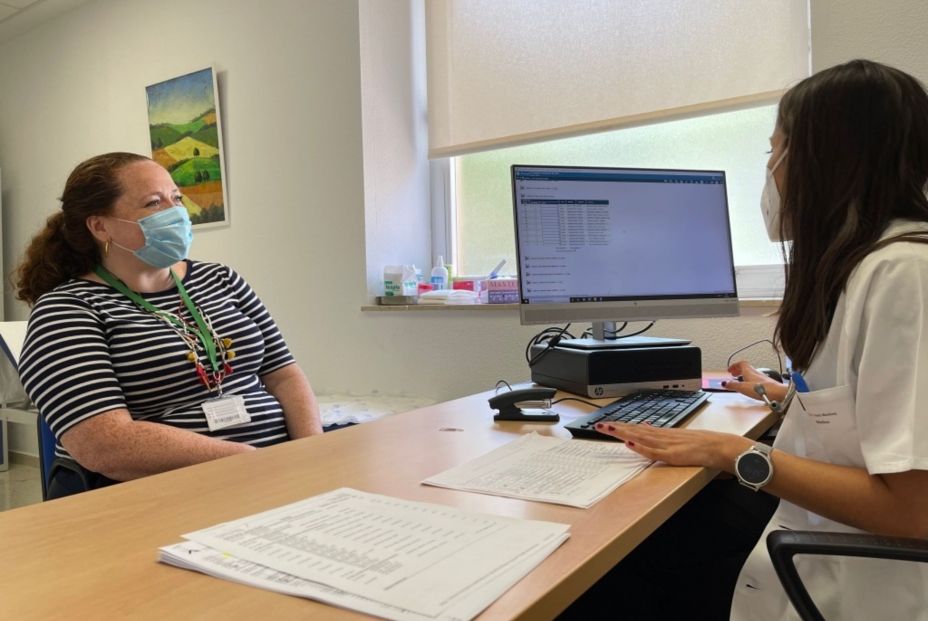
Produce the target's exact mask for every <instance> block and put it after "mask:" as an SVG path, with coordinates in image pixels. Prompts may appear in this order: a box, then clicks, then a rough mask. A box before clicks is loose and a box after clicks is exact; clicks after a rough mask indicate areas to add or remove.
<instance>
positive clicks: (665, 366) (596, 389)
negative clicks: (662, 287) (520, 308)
mask: <svg viewBox="0 0 928 621" xmlns="http://www.w3.org/2000/svg"><path fill="white" fill-rule="evenodd" d="M546 347H547V346H546V345H545V344H544V343H542V344H539V345H533V346H532V348H531V356H532V359H537V361H536V362H535V364H534V365H532V367H531V371H532V381H533V382H535V383H536V384H541V385H542V386H550V387H551V388H559V389H561V390H566V391H568V392H572V393H575V394H578V395H584V396H587V397H593V398H600V397H620V396H622V395H625V394H628V393H630V392H633V391H635V390H640V389H643V388H667V389H677V390H699V389H700V388H701V387H702V352H701V351H700V350H699V348H698V347H694V346H691V345H680V346H674V347H623V348H619V349H595V350H588V349H575V348H569V347H559V346H554V347H552V348H550V349H549V350H548V351H547V352H545V353H544V354H542V351H544V349H545V348H546Z"/></svg>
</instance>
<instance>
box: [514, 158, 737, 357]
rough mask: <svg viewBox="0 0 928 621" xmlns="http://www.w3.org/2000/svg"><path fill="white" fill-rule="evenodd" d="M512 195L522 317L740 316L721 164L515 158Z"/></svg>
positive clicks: (597, 322)
mask: <svg viewBox="0 0 928 621" xmlns="http://www.w3.org/2000/svg"><path fill="white" fill-rule="evenodd" d="M512 194H513V206H514V219H515V230H516V253H517V263H518V272H519V298H520V304H519V310H520V318H521V322H522V324H543V323H548V324H551V323H567V322H593V324H594V328H595V329H596V332H597V333H598V334H602V333H603V325H602V324H603V323H604V322H616V321H633V320H657V319H679V318H690V317H717V316H730V315H737V314H738V292H737V287H736V285H735V266H734V261H733V258H732V247H731V227H730V225H729V221H728V197H727V194H726V190H725V173H724V172H723V171H713V170H669V169H668V170H660V169H645V168H592V167H580V166H526V165H515V166H513V167H512ZM606 325H609V324H606ZM606 334H608V330H607V331H606ZM667 344H671V343H667Z"/></svg>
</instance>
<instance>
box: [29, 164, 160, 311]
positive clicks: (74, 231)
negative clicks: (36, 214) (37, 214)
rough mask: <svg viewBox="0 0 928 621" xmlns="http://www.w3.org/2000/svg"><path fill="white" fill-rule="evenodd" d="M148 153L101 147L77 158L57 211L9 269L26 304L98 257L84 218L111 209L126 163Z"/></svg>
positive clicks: (119, 192)
mask: <svg viewBox="0 0 928 621" xmlns="http://www.w3.org/2000/svg"><path fill="white" fill-rule="evenodd" d="M149 159H150V158H147V157H145V156H144V155H138V154H136V153H123V152H116V153H105V154H103V155H97V156H96V157H92V158H90V159H89V160H86V161H84V162H81V163H80V164H78V165H77V167H76V168H75V169H74V170H73V171H72V172H71V174H70V175H69V176H68V180H67V182H66V183H65V185H64V192H63V193H62V195H61V198H60V199H59V200H60V201H61V211H58V212H56V213H55V214H53V215H52V216H50V217H49V218H48V220H47V222H46V224H45V228H44V229H42V230H41V231H40V232H39V233H38V234H37V235H36V236H35V237H33V238H32V241H31V242H30V243H29V247H28V248H26V254H25V257H24V258H23V261H22V263H20V265H19V266H18V267H17V268H16V270H15V271H14V273H13V280H14V286H15V287H16V296H17V297H18V298H19V299H20V300H23V301H25V302H27V303H28V304H29V305H30V306H31V305H33V304H35V302H36V300H37V299H38V298H39V296H41V295H42V294H44V293H47V292H49V291H51V290H52V289H54V288H55V287H57V286H58V285H60V284H62V283H65V282H67V281H68V280H70V279H71V278H74V277H76V276H80V275H82V274H86V273H87V272H90V271H91V270H93V268H94V266H95V265H96V264H97V263H99V262H100V260H101V257H100V249H99V247H98V245H97V243H96V240H95V239H94V237H93V235H92V234H91V233H90V229H88V228H87V218H88V217H89V216H94V215H104V214H108V213H110V211H111V210H112V209H113V204H114V203H115V202H116V199H118V198H119V197H120V195H122V193H123V187H122V185H121V184H120V182H119V179H118V174H119V171H120V170H122V169H123V168H124V167H126V166H127V165H129V164H132V163H134V162H140V161H146V160H149Z"/></svg>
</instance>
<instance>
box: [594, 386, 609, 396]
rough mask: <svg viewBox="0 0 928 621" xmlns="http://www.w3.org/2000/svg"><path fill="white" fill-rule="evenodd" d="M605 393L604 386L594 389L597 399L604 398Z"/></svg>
mask: <svg viewBox="0 0 928 621" xmlns="http://www.w3.org/2000/svg"><path fill="white" fill-rule="evenodd" d="M604 392H606V391H605V390H603V387H602V386H597V387H596V388H594V389H593V394H595V395H596V396H597V397H602V396H603V393H604Z"/></svg>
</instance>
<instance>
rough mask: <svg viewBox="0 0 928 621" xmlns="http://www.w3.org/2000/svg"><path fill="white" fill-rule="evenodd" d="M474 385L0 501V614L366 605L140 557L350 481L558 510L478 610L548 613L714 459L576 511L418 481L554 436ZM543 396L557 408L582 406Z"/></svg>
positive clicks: (728, 417) (317, 612)
mask: <svg viewBox="0 0 928 621" xmlns="http://www.w3.org/2000/svg"><path fill="white" fill-rule="evenodd" d="M489 395H490V393H485V394H481V395H474V396H471V397H465V398H462V399H457V400H455V401H449V402H447V403H442V404H438V405H435V406H431V407H428V408H423V409H421V410H416V411H414V412H408V413H406V414H400V415H397V416H391V417H387V418H384V419H381V420H378V421H375V422H372V423H366V424H364V425H358V426H355V427H352V428H349V429H344V430H340V431H337V432H334V433H331V434H326V435H325V436H321V437H316V438H307V439H304V440H299V441H296V442H289V443H287V444H282V445H279V446H276V447H273V448H269V449H263V450H260V451H255V452H253V453H248V454H243V455H237V456H234V457H228V458H225V459H221V460H217V461H214V462H210V463H205V464H200V465H198V466H192V467H189V468H183V469H181V470H176V471H174V472H168V473H165V474H161V475H157V476H152V477H148V478H146V479H141V480H138V481H131V482H128V483H123V484H120V485H117V486H114V487H109V488H105V489H101V490H96V491H93V492H88V493H84V494H80V495H78V496H72V497H69V498H62V499H60V500H56V501H52V502H47V503H43V504H40V505H33V506H29V507H23V508H21V509H14V510H12V511H7V512H5V513H0V542H2V543H0V618H2V619H16V620H17V621H22V620H25V619H43V620H44V619H55V618H60V617H68V618H75V619H88V618H126V617H131V618H134V619H188V618H197V619H203V618H207V619H222V620H224V621H225V620H228V619H296V618H301V619H305V618H313V619H352V618H369V617H365V616H363V615H359V614H357V613H352V612H349V611H345V610H340V609H337V608H334V607H331V606H326V605H323V604H319V603H316V602H312V601H310V600H304V599H299V598H295V597H288V596H284V595H278V594H275V593H271V592H268V591H263V590H260V589H255V588H251V587H246V586H242V585H238V584H234V583H232V582H228V581H224V580H219V579H216V578H211V577H208V576H204V575H200V574H197V573H194V572H189V571H184V570H182V569H177V568H174V567H169V566H167V565H163V564H160V563H158V562H157V561H156V559H157V549H158V547H159V546H162V545H166V544H171V543H175V542H177V541H179V540H180V539H181V535H182V534H183V533H186V532H189V531H193V530H196V529H200V528H204V527H207V526H211V525H213V524H216V523H218V522H222V521H225V520H231V519H234V518H239V517H242V516H244V515H248V514H251V513H256V512H259V511H264V510H266V509H270V508H272V507H276V506H279V505H283V504H286V503H290V502H293V501H296V500H299V499H302V498H306V497H308V496H313V495H316V494H319V493H322V492H325V491H328V490H331V489H334V488H337V487H353V488H356V489H359V490H363V491H369V492H377V493H382V494H389V495H394V496H398V497H401V498H405V499H409V500H420V501H425V502H434V503H443V504H448V505H454V506H457V507H461V508H464V509H469V510H473V511H484V512H488V513H495V514H499V515H508V516H513V517H522V518H533V519H541V520H551V521H556V522H566V523H569V524H571V531H570V532H571V535H570V539H569V540H568V541H567V542H566V543H565V544H564V545H563V546H561V547H560V548H559V549H558V550H557V551H556V552H554V554H552V555H551V556H550V557H548V559H547V560H545V562H544V563H542V564H541V565H540V566H539V567H538V568H536V569H535V571H533V572H532V573H531V574H529V575H528V576H527V577H526V578H525V579H523V580H522V581H521V582H519V583H518V584H517V585H516V586H515V587H513V588H512V589H511V590H510V591H509V592H507V593H506V594H505V595H503V597H501V598H500V599H499V600H497V601H496V602H495V603H494V604H493V605H492V606H491V607H490V608H488V609H487V610H486V611H485V612H484V613H483V614H482V615H481V616H480V617H479V619H480V620H481V621H490V620H496V619H532V620H536V619H550V618H552V617H554V616H555V615H557V614H558V613H559V612H560V611H561V610H563V609H564V608H565V607H566V606H567V605H568V604H569V603H570V602H571V601H573V600H574V599H576V598H577V597H578V596H579V595H580V594H581V593H583V591H585V590H586V589H587V588H588V587H589V586H590V585H591V584H593V583H594V582H595V581H596V580H597V579H598V578H599V577H600V576H602V575H603V574H604V573H605V572H606V570H608V569H609V568H610V567H612V566H613V565H614V564H615V563H616V562H617V561H618V560H619V559H620V558H622V557H623V556H624V555H625V554H627V553H628V552H629V551H630V550H631V549H633V548H634V547H635V546H636V545H638V543H639V542H641V541H642V540H643V539H644V538H645V537H646V536H647V535H648V534H650V533H651V532H652V531H653V530H654V529H655V528H657V526H659V525H660V524H661V523H662V522H663V521H664V520H665V519H666V518H667V517H668V516H670V515H671V514H673V512H674V511H676V510H677V509H678V508H679V507H680V506H682V505H683V504H684V503H685V502H686V501H687V500H688V499H689V498H690V497H692V496H693V495H694V494H695V493H696V492H697V491H699V489H701V488H702V487H703V486H704V485H705V484H706V483H708V482H709V481H710V480H711V479H712V478H713V476H715V474H716V473H715V472H712V471H708V470H705V469H702V468H672V467H667V466H662V465H656V466H652V467H651V468H649V469H648V470H646V471H645V472H644V473H642V474H641V475H639V476H638V477H636V478H635V479H634V480H632V481H630V482H629V483H627V484H625V485H623V486H621V487H620V488H619V489H617V490H616V491H615V492H613V493H612V494H611V495H609V496H608V497H607V498H605V499H603V500H602V501H600V502H599V503H597V504H596V505H595V506H593V507H592V508H590V509H586V510H584V509H575V508H571V507H562V506H557V505H550V504H543V503H539V502H527V501H522V500H514V499H510V498H499V497H494V496H487V495H481V494H472V493H465V492H457V491H452V490H446V489H440V488H436V487H427V486H424V485H420V483H419V482H420V481H421V480H422V479H424V478H426V477H428V476H430V475H432V474H435V473H437V472H441V471H443V470H445V469H447V468H450V467H452V466H455V465H458V464H461V463H463V462H465V461H467V460H469V459H472V458H474V457H477V456H478V455H481V454H483V453H485V452H487V451H489V450H490V449H492V448H494V447H496V446H499V445H501V444H504V443H506V442H509V441H511V440H512V439H514V437H515V436H516V435H517V434H522V433H526V432H530V431H537V432H538V433H541V434H545V435H557V436H562V437H567V436H569V434H568V433H567V432H566V431H565V430H564V429H563V428H562V427H561V426H560V425H552V424H550V423H548V424H544V423H531V424H522V423H503V424H496V423H494V422H493V420H492V411H491V410H490V409H489V407H488V405H487V402H486V399H487V397H488V396H489ZM556 409H557V410H558V411H559V412H561V414H562V419H567V420H569V419H570V418H572V417H573V416H574V415H577V414H581V413H585V412H586V411H588V409H589V408H588V407H587V406H584V405H582V404H579V403H576V402H565V403H561V404H558V405H557V406H556ZM772 421H773V415H772V414H771V413H770V411H769V410H768V409H767V408H766V407H763V406H762V405H758V404H757V402H754V401H751V400H749V399H747V398H745V397H742V396H740V395H734V394H717V395H713V396H712V400H711V402H710V404H709V405H708V406H707V407H705V408H703V409H702V410H701V411H700V413H699V414H698V415H697V416H696V417H694V418H693V419H691V422H690V426H691V427H693V428H709V429H717V430H724V431H730V432H733V433H739V434H743V435H748V436H751V437H757V436H758V435H759V434H760V433H762V431H763V430H764V429H766V428H767V427H769V426H770V424H771V423H772Z"/></svg>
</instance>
